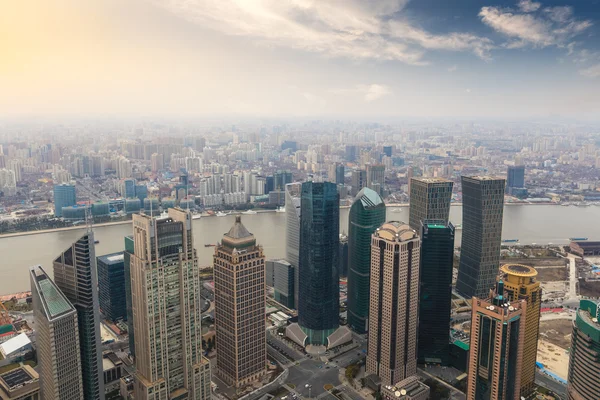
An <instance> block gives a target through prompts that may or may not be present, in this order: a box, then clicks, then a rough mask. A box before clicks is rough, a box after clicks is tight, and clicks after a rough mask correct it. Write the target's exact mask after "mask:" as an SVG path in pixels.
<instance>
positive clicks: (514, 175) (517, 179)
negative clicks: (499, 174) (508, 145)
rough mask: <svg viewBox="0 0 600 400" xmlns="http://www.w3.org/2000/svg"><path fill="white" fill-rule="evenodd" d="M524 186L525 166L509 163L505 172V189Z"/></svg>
mask: <svg viewBox="0 0 600 400" xmlns="http://www.w3.org/2000/svg"><path fill="white" fill-rule="evenodd" d="M523 187H525V166H524V165H509V166H508V171H507V173H506V189H507V190H510V189H512V188H523Z"/></svg>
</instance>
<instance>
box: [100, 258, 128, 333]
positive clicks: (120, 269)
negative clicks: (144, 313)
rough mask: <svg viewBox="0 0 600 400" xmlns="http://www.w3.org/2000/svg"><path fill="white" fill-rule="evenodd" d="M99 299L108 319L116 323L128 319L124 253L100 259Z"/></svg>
mask: <svg viewBox="0 0 600 400" xmlns="http://www.w3.org/2000/svg"><path fill="white" fill-rule="evenodd" d="M97 265H98V298H99V300H100V309H101V310H102V313H103V314H104V316H106V318H108V319H109V320H111V321H113V322H115V321H118V320H126V319H127V306H126V304H127V302H126V301H125V271H124V259H123V252H119V253H112V254H107V255H104V256H100V257H98V260H97Z"/></svg>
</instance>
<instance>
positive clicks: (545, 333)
mask: <svg viewBox="0 0 600 400" xmlns="http://www.w3.org/2000/svg"><path fill="white" fill-rule="evenodd" d="M572 332H573V321H572V320H569V319H556V320H551V321H540V339H544V340H546V341H547V342H549V343H551V344H554V345H556V346H559V347H562V348H563V349H568V348H569V347H571V334H572Z"/></svg>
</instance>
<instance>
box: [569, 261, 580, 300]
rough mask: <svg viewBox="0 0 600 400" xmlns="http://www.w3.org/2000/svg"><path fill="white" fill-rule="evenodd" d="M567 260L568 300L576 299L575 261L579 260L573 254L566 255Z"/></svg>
mask: <svg viewBox="0 0 600 400" xmlns="http://www.w3.org/2000/svg"><path fill="white" fill-rule="evenodd" d="M567 258H568V259H569V299H576V298H577V267H576V264H575V260H577V259H579V257H578V256H576V255H574V254H570V253H569V255H567Z"/></svg>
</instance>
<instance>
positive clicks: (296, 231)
mask: <svg viewBox="0 0 600 400" xmlns="http://www.w3.org/2000/svg"><path fill="white" fill-rule="evenodd" d="M301 191H302V184H301V183H289V184H287V185H285V259H286V260H287V261H288V262H289V263H290V264H292V267H294V305H295V306H296V307H298V290H299V287H300V284H299V280H300V275H299V273H300V272H299V271H300V268H299V264H300V214H301V207H300V196H301Z"/></svg>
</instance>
